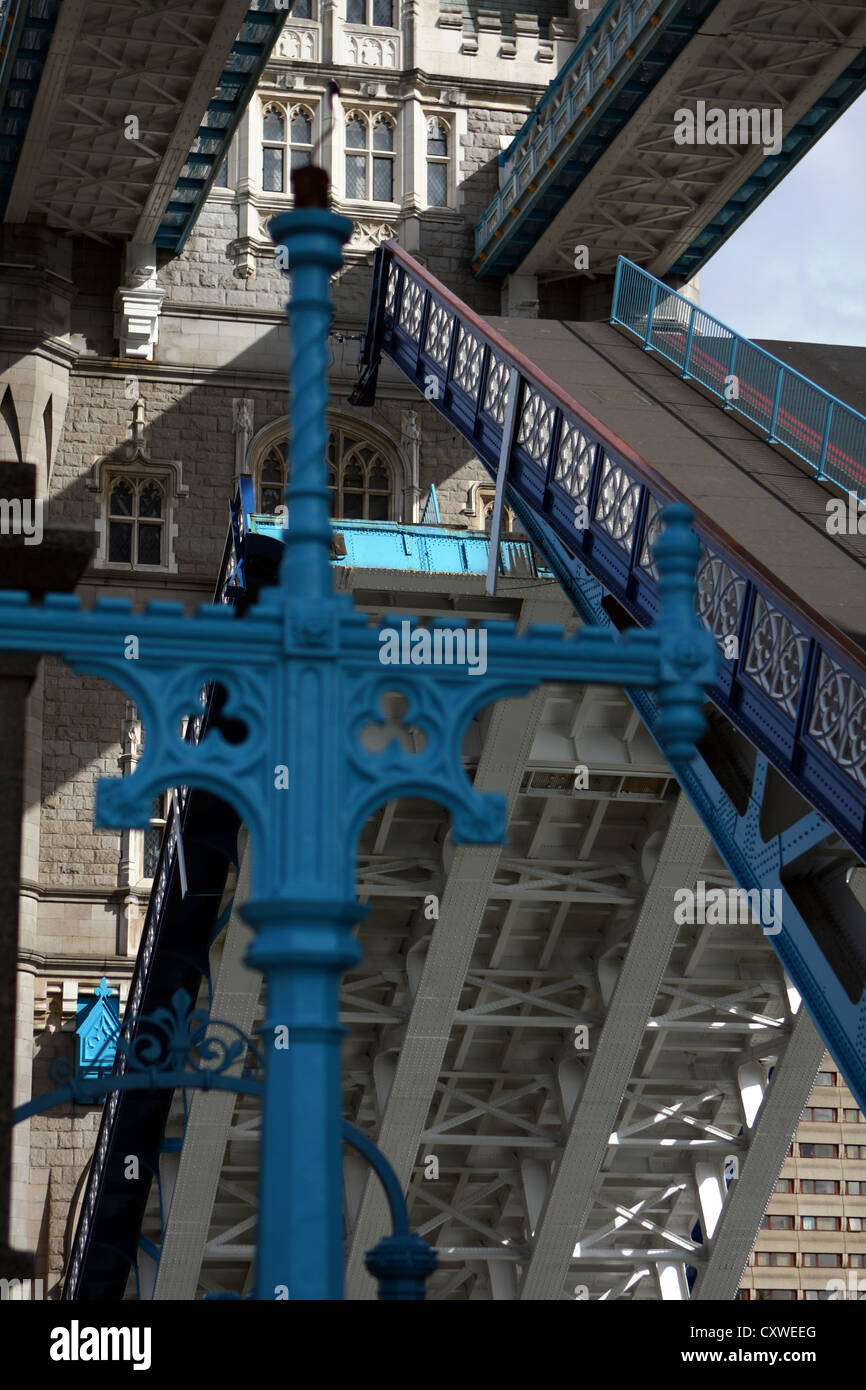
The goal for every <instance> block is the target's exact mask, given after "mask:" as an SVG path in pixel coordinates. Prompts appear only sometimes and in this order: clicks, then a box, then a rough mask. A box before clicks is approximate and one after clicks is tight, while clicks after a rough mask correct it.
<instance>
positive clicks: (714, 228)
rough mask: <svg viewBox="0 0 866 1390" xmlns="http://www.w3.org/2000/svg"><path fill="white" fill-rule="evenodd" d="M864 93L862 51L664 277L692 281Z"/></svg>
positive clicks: (865, 73) (865, 61) (865, 80)
mask: <svg viewBox="0 0 866 1390" xmlns="http://www.w3.org/2000/svg"><path fill="white" fill-rule="evenodd" d="M864 91H866V52H864V53H858V54H857V55H856V56H855V58H854V59H853V61H852V62H851V63H850V64H849V66H848V67H847V68H846V69H845V71H844V72H843V73H842V74H841V75H840V76H839V77H837V78H836V81H835V82H833V83H832V84H831V85H830V86H829V87H828V88H827V90H826V92H824V93H822V95H821V96H820V97H819V98H818V100H817V101H816V102H815V103H814V104H813V105H812V106H811V107H810V108H809V110H808V111H807V112H806V114H805V115H804V116H803V117H802V119H801V120H799V121H797V123H796V124H795V125H794V126H792V127H791V129H790V130H789V131H787V133H786V135H785V139H784V141H783V143H782V150H781V153H780V154H779V155H777V156H776V157H775V158H768V159H765V160H763V162H762V163H761V164H760V165H759V166H758V168H757V169H756V170H755V171H754V173H753V174H751V175H750V176H749V178H747V179H746V181H745V182H744V183H742V184H741V185H740V187H739V188H738V189H737V190H736V192H735V193H732V194H731V196H730V198H729V199H728V201H727V202H726V203H725V205H724V207H722V208H720V209H719V211H718V212H717V213H716V214H715V216H714V217H713V219H712V221H711V222H709V223H708V224H707V226H706V227H704V228H703V230H702V231H701V232H699V233H698V235H697V236H696V237H695V239H694V241H693V242H692V243H691V245H690V246H687V247H686V249H685V251H683V252H682V253H681V255H680V256H679V257H678V259H677V260H676V261H675V262H674V264H673V265H672V266H671V267H670V270H668V271H667V274H668V275H670V276H672V277H676V278H678V279H681V280H683V281H685V280H691V278H692V276H694V275H697V273H698V271H699V270H701V268H702V267H703V266H705V265H706V263H707V261H708V260H709V259H710V257H711V256H714V255H715V254H716V252H717V251H718V250H719V248H720V247H721V246H723V245H724V243H725V242H726V241H727V240H728V237H730V236H733V234H734V232H735V231H736V230H737V229H738V227H741V226H742V225H743V223H744V222H745V221H746V220H747V219H748V218H749V217H751V215H752V213H753V212H754V211H755V208H757V207H759V206H760V205H761V203H762V202H763V201H764V199H765V198H766V197H767V196H768V195H769V194H770V193H772V192H773V189H774V188H777V187H778V185H779V184H780V183H781V182H782V179H783V178H784V177H785V175H786V174H789V173H790V172H791V170H792V169H793V167H794V165H795V164H799V162H800V160H801V159H802V158H803V156H804V155H806V154H808V153H809V151H810V150H811V149H813V148H814V146H815V145H816V144H817V143H818V141H819V140H820V139H821V137H822V135H825V134H826V132H827V131H828V130H829V129H830V127H831V126H832V125H833V124H834V123H835V122H836V121H838V119H839V117H840V116H842V115H843V114H844V113H845V112H846V111H847V110H848V107H849V106H851V105H852V104H853V103H854V102H855V101H856V100H857V98H858V97H859V96H860V95H861V94H862V93H863V92H864Z"/></svg>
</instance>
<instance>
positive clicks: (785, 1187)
mask: <svg viewBox="0 0 866 1390" xmlns="http://www.w3.org/2000/svg"><path fill="white" fill-rule="evenodd" d="M776 1191H777V1192H793V1191H794V1179H793V1178H779V1179H778V1180H777V1182H776Z"/></svg>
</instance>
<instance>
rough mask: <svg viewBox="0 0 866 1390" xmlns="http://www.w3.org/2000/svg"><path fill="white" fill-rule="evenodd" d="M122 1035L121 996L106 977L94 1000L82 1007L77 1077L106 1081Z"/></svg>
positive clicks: (78, 1020)
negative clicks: (119, 1036)
mask: <svg viewBox="0 0 866 1390" xmlns="http://www.w3.org/2000/svg"><path fill="white" fill-rule="evenodd" d="M119 1032H120V1021H119V1018H118V1013H117V994H116V992H115V991H113V990H112V989H111V988H110V986H109V983H108V981H107V980H106V978H105V976H104V975H103V977H102V979H101V980H100V982H99V984H98V985H97V986H96V989H95V991H94V994H93V998H92V999H89V1000H85V1002H84V1003H83V1004H79V1006H78V1015H77V1017H76V1020H75V1076H76V1078H80V1079H81V1080H82V1081H102V1079H103V1078H104V1077H106V1076H108V1075H110V1074H111V1072H112V1070H113V1068H114V1055H115V1047H116V1045H117V1038H118V1034H119ZM103 1090H104V1087H103Z"/></svg>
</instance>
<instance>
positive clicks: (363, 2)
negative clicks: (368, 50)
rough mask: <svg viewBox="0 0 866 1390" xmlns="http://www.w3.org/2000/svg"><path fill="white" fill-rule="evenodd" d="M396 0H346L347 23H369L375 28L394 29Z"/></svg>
mask: <svg viewBox="0 0 866 1390" xmlns="http://www.w3.org/2000/svg"><path fill="white" fill-rule="evenodd" d="M394 20H395V15H394V0H346V23H347V24H369V25H370V26H371V27H372V28H375V29H393V28H394V27H395V24H394Z"/></svg>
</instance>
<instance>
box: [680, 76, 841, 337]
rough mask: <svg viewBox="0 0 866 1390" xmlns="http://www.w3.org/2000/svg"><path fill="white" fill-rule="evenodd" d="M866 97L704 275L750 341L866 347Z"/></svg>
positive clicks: (704, 292) (714, 297) (723, 310)
mask: <svg viewBox="0 0 866 1390" xmlns="http://www.w3.org/2000/svg"><path fill="white" fill-rule="evenodd" d="M864 151H866V93H864V95H863V96H861V97H859V98H858V99H857V100H856V101H855V102H854V104H853V105H852V106H850V107H849V108H848V110H847V111H846V113H845V115H844V116H841V117H840V118H839V119H838V120H837V121H836V123H835V125H833V126H831V128H830V130H829V131H828V132H827V133H826V135H824V136H823V137H822V138H821V139H820V140H819V141H818V143H817V144H816V145H815V146H814V147H813V148H812V149H811V150H810V151H809V153H808V154H807V155H805V156H804V158H803V159H801V160H800V162H799V164H797V165H795V167H794V168H793V169H792V170H791V172H790V173H789V174H787V175H786V177H785V178H784V179H783V180H782V182H781V183H780V184H779V186H778V187H777V188H776V189H775V191H774V192H773V193H771V194H770V195H769V197H768V198H765V200H764V202H763V203H761V205H760V207H758V208H757V210H756V211H755V212H753V213H752V215H751V217H749V218H748V219H747V220H746V222H745V224H744V225H743V226H742V227H740V228H739V230H738V231H736V232H734V234H733V236H732V237H730V238H729V239H728V240H727V241H726V242H725V244H724V246H722V247H721V249H720V250H719V251H717V252H716V254H715V256H713V257H712V259H711V260H709V261H708V262H707V264H706V265H705V266H704V268H703V270H702V271H701V272H700V291H701V308H702V309H705V310H706V312H707V313H708V314H712V315H713V316H714V317H715V318H717V319H721V320H722V322H723V323H725V324H726V325H727V326H728V327H729V328H733V329H735V330H736V331H737V332H738V333H741V334H743V336H744V337H747V338H770V339H783V340H787V341H789V342H804V343H838V344H846V345H848V346H852V347H855V346H859V347H864V346H866V154H864Z"/></svg>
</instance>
